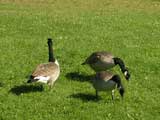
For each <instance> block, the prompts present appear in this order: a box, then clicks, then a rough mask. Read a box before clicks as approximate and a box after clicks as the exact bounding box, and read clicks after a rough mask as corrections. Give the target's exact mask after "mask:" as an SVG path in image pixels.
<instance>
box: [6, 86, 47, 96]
mask: <svg viewBox="0 0 160 120" xmlns="http://www.w3.org/2000/svg"><path fill="white" fill-rule="evenodd" d="M42 91H44V88H43V86H42V85H19V86H14V87H13V88H11V89H10V90H9V92H11V93H13V94H15V95H21V94H23V93H30V92H42Z"/></svg>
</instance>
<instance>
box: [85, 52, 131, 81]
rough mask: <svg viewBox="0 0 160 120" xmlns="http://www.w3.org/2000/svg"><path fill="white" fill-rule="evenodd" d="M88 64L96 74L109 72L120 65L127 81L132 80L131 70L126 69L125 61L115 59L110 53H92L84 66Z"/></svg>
mask: <svg viewBox="0 0 160 120" xmlns="http://www.w3.org/2000/svg"><path fill="white" fill-rule="evenodd" d="M86 64H88V65H89V66H90V67H91V68H92V69H93V70H94V71H95V72H99V71H105V70H108V69H110V68H113V67H114V66H116V65H117V64H118V65H119V66H120V68H121V71H122V73H123V74H124V76H125V78H126V80H129V78H130V73H129V70H128V68H126V66H125V64H124V62H123V60H122V59H121V58H118V57H114V56H113V55H112V54H111V53H109V52H105V51H100V52H94V53H92V54H91V55H90V56H89V57H88V58H87V59H86V60H85V62H83V63H82V65H86Z"/></svg>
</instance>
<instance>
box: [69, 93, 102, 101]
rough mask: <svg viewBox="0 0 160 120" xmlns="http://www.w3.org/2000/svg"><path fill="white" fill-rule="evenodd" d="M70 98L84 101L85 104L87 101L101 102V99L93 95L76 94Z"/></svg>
mask: <svg viewBox="0 0 160 120" xmlns="http://www.w3.org/2000/svg"><path fill="white" fill-rule="evenodd" d="M70 97H72V98H76V99H81V100H82V101H84V102H87V101H95V102H96V101H99V100H101V97H98V98H97V97H96V96H95V95H92V94H84V93H76V94H72V95H70Z"/></svg>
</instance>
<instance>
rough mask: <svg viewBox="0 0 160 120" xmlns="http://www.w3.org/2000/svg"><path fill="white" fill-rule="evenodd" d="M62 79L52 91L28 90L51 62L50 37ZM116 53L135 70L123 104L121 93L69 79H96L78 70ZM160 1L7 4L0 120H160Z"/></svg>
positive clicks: (0, 54)
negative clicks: (37, 71) (94, 56)
mask: <svg viewBox="0 0 160 120" xmlns="http://www.w3.org/2000/svg"><path fill="white" fill-rule="evenodd" d="M48 37H52V38H53V39H54V49H55V54H56V57H57V59H58V60H59V63H60V66H61V75H60V77H59V79H58V81H57V82H56V85H55V87H54V88H53V90H52V91H49V90H47V86H46V85H45V86H44V90H43V89H41V88H40V87H39V85H38V84H33V85H27V84H26V81H27V76H28V75H29V74H30V73H31V72H32V70H33V69H34V68H35V66H36V65H37V64H39V63H43V62H47V61H48V49H47V44H46V42H47V38H48ZM98 50H106V51H111V52H112V53H113V54H114V55H115V56H118V57H121V58H122V59H123V60H124V61H125V63H126V65H127V66H128V67H129V68H130V71H131V75H132V77H131V81H130V82H127V81H126V80H125V79H124V77H123V75H122V74H121V72H120V70H119V68H118V67H116V68H114V70H113V71H114V72H115V73H118V74H120V75H121V78H122V81H123V84H124V86H125V88H126V94H125V98H124V100H123V101H122V100H121V99H120V96H119V94H118V92H116V100H115V102H114V103H113V101H112V100H111V96H110V94H109V93H108V94H106V93H103V92H102V93H100V96H101V99H100V100H98V101H97V100H95V99H94V95H95V90H94V88H93V87H92V85H91V84H90V83H89V82H87V81H86V82H85V81H83V80H78V78H77V79H76V78H75V79H71V78H69V77H67V75H68V74H69V73H71V72H79V73H80V74H81V75H91V74H93V73H94V72H93V71H92V70H91V69H90V68H89V67H83V66H81V65H80V64H81V63H82V62H83V61H84V59H85V58H86V57H87V56H88V55H89V54H90V53H92V52H93V51H98ZM159 57H160V2H159V0H135V1H133V0H125V1H124V0H113V1H112V0H99V1H98V0H88V1H87V0H81V1H80V0H58V1H54V0H14V1H11V0H1V1H0V119H1V120H11V119H13V120H22V119H23V120H37V119H39V120H45V119H47V120H58V119H59V120H62V119H65V120H75V119H76V120H77V119H78V120H86V119H88V120H111V119H112V120H113V119H116V120H158V119H160V102H159V99H160V82H159V78H160V72H159V67H160V62H159Z"/></svg>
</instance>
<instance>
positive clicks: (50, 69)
mask: <svg viewBox="0 0 160 120" xmlns="http://www.w3.org/2000/svg"><path fill="white" fill-rule="evenodd" d="M52 44H53V43H52V39H51V38H48V50H49V60H48V61H49V62H48V63H42V64H39V65H38V66H37V67H36V68H35V70H34V71H33V72H32V74H31V75H30V79H29V80H28V81H27V83H32V82H40V83H46V84H48V85H49V87H50V88H52V86H53V85H54V83H55V81H56V80H57V78H58V77H59V74H60V67H59V63H58V61H57V59H55V57H54V54H53V48H52Z"/></svg>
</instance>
